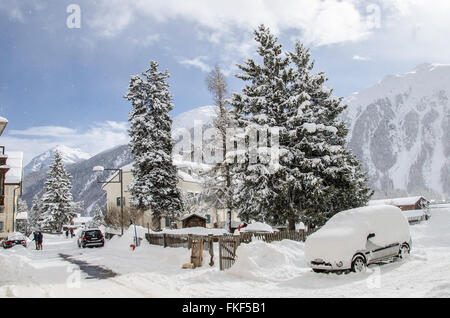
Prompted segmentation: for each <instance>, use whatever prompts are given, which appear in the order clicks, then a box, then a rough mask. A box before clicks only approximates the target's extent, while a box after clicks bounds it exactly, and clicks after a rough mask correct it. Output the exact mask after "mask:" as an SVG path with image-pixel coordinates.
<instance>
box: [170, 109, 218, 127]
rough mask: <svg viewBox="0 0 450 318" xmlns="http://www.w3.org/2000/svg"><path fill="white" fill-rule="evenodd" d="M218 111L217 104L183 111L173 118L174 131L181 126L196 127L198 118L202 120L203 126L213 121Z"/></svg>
mask: <svg viewBox="0 0 450 318" xmlns="http://www.w3.org/2000/svg"><path fill="white" fill-rule="evenodd" d="M216 112H217V106H202V107H197V108H194V109H192V110H189V111H187V112H184V113H181V114H179V115H177V116H175V117H174V118H173V122H172V131H177V130H179V129H180V128H185V129H188V130H191V129H192V128H194V122H195V121H196V120H198V121H201V122H202V125H203V126H207V125H209V124H211V123H212V120H213V118H214V117H215V116H216Z"/></svg>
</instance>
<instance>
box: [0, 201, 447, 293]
mask: <svg viewBox="0 0 450 318" xmlns="http://www.w3.org/2000/svg"><path fill="white" fill-rule="evenodd" d="M431 215H432V217H431V219H430V220H429V221H427V222H422V223H420V224H416V225H412V226H411V234H412V239H413V249H412V253H411V256H410V257H409V258H408V259H407V260H404V261H397V262H393V263H389V264H385V265H382V266H379V265H372V266H370V267H369V270H368V272H366V273H361V274H355V273H351V274H348V275H336V274H317V273H313V272H312V270H311V269H310V268H309V267H308V266H307V264H306V262H305V258H304V244H303V243H298V242H294V241H289V240H285V241H281V242H275V243H272V244H266V243H264V242H261V241H256V242H252V243H250V244H243V245H241V246H240V247H239V248H238V251H237V253H238V256H239V259H238V261H237V262H236V263H235V265H234V266H233V267H232V268H230V269H229V270H227V271H222V272H221V271H219V269H218V257H217V256H216V257H215V264H216V265H215V266H214V267H209V266H208V265H207V264H208V262H209V255H208V254H204V266H203V267H202V268H197V269H194V270H192V269H182V268H181V265H182V264H184V263H187V262H189V260H190V254H189V251H188V250H187V249H184V248H166V249H164V248H163V247H159V246H151V245H149V244H148V243H147V242H146V241H143V242H142V245H141V246H140V247H138V248H137V249H136V250H135V251H132V250H131V249H130V247H129V245H130V244H131V241H132V232H133V231H132V229H131V230H130V231H127V232H126V234H125V235H124V237H123V238H118V237H115V238H113V239H112V240H110V241H107V242H106V245H105V247H103V248H92V249H90V248H86V249H79V248H78V247H77V245H76V241H75V238H74V239H66V238H65V237H64V236H50V235H46V237H45V240H44V250H42V251H36V250H34V247H33V246H32V245H30V246H29V247H28V248H24V247H21V246H16V247H14V248H12V249H9V250H4V249H1V250H0V269H1V271H0V296H2V297H249V298H252V297H450V231H449V230H448V229H449V228H450V208H441V209H432V210H431ZM60 253H62V254H64V255H66V257H67V256H68V257H69V259H70V260H72V261H74V262H86V263H87V264H90V265H93V266H95V265H99V266H103V267H105V268H107V269H110V270H111V271H113V272H115V273H117V275H116V276H114V277H111V278H107V279H96V278H92V276H90V275H88V274H86V273H85V272H84V271H81V270H80V267H79V266H78V265H75V264H73V263H71V262H69V261H67V260H65V259H64V258H62V257H61V256H60V255H59V254H60ZM215 254H216V255H218V251H217V250H216V253H215ZM84 264H85V263H84Z"/></svg>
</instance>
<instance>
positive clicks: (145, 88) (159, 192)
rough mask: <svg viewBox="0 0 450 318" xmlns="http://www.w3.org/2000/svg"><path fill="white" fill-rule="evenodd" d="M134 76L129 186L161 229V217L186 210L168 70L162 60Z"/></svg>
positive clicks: (135, 202) (129, 95) (137, 202)
mask: <svg viewBox="0 0 450 318" xmlns="http://www.w3.org/2000/svg"><path fill="white" fill-rule="evenodd" d="M142 75H143V78H141V77H140V76H138V75H136V76H132V77H131V80H130V84H129V88H128V92H127V94H126V95H125V96H124V97H125V98H126V99H128V100H129V101H131V102H132V110H131V112H130V114H129V117H128V120H129V121H130V128H129V135H130V142H129V146H130V150H131V154H132V156H133V158H134V164H133V168H132V173H133V180H132V181H131V184H130V185H129V191H130V193H131V204H132V205H133V206H134V207H135V208H137V209H139V210H142V211H145V210H148V209H150V210H151V213H152V217H153V228H154V229H155V230H159V229H160V226H161V225H160V223H161V216H162V215H167V216H169V217H170V218H172V219H173V218H175V217H176V216H177V215H179V214H180V213H181V212H182V209H183V207H182V199H181V192H180V190H179V189H178V187H177V183H178V177H177V169H176V167H175V166H174V165H173V162H172V150H173V141H172V137H171V126H172V119H171V118H170V116H169V112H170V111H171V110H172V109H173V104H172V95H171V94H170V92H169V84H168V83H167V82H166V80H167V78H168V77H169V73H168V72H167V71H165V72H160V71H159V70H158V63H157V62H155V61H151V63H150V69H148V70H147V71H146V72H144V73H142Z"/></svg>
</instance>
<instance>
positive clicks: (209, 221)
mask: <svg viewBox="0 0 450 318" xmlns="http://www.w3.org/2000/svg"><path fill="white" fill-rule="evenodd" d="M205 216H206V223H211V215H209V214H206V215H205Z"/></svg>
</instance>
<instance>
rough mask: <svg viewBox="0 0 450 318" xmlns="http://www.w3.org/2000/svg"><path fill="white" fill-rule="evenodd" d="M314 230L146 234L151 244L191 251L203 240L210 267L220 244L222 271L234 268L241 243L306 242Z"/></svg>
mask: <svg viewBox="0 0 450 318" xmlns="http://www.w3.org/2000/svg"><path fill="white" fill-rule="evenodd" d="M312 232H314V230H309V231H303V230H300V231H279V232H274V233H252V232H243V233H240V235H222V236H213V235H208V236H201V235H192V234H157V233H146V234H145V238H146V239H147V241H148V242H149V243H150V244H153V245H159V246H164V247H184V248H188V249H191V247H192V242H193V240H194V241H195V242H197V241H199V239H201V242H203V250H204V251H209V254H210V256H211V260H210V263H209V264H210V266H213V265H214V261H213V257H214V248H213V244H214V243H215V242H217V243H218V244H219V265H220V270H225V269H228V268H230V267H231V266H233V264H234V263H235V261H236V258H237V256H236V250H237V248H238V246H239V245H240V244H241V243H245V244H246V243H250V242H251V241H252V240H262V241H264V242H266V243H272V242H275V241H282V240H286V239H287V240H293V241H297V242H304V241H305V240H306V237H307V236H308V235H310V234H311V233H312Z"/></svg>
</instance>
